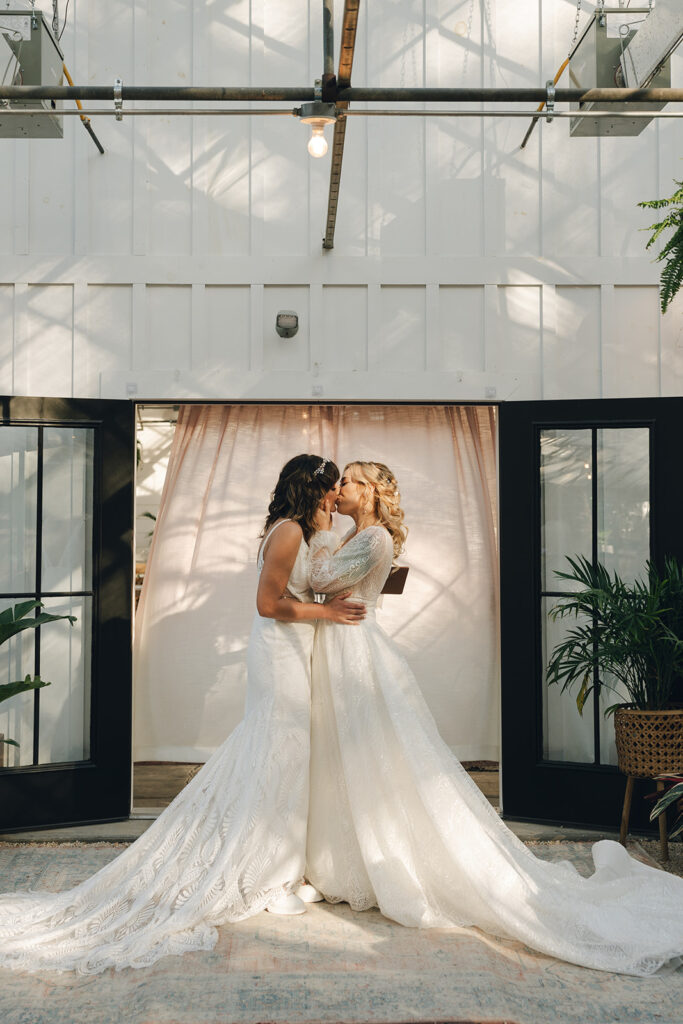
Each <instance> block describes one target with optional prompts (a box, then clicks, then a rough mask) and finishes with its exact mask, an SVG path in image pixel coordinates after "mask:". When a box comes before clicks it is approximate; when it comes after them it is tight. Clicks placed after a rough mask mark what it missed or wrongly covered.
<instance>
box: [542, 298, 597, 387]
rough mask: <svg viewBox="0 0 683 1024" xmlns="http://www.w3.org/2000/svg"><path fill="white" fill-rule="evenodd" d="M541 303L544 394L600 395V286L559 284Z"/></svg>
mask: <svg viewBox="0 0 683 1024" xmlns="http://www.w3.org/2000/svg"><path fill="white" fill-rule="evenodd" d="M547 291H548V292H549V293H551V294H550V295H549V296H548V299H547V301H546V300H545V299H544V304H543V397H544V398H566V397H568V396H569V395H571V397H572V398H599V397H600V390H601V367H600V289H599V288H597V287H594V286H586V287H583V286H575V285H570V286H568V287H566V286H563V285H558V286H557V287H556V288H554V289H551V288H549V289H547Z"/></svg>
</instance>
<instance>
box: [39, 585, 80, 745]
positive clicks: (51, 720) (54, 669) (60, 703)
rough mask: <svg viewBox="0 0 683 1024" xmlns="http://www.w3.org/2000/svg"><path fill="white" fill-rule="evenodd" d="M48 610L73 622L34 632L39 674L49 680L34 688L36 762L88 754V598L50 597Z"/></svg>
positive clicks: (59, 623) (51, 624) (55, 624)
mask: <svg viewBox="0 0 683 1024" xmlns="http://www.w3.org/2000/svg"><path fill="white" fill-rule="evenodd" d="M44 604H45V609H44V610H45V611H46V612H50V614H51V615H75V616H76V622H74V624H73V625H70V624H69V623H68V622H65V621H62V622H49V623H47V625H45V626H43V627H42V628H41V631H40V634H41V635H40V674H41V676H42V677H43V678H44V679H49V680H50V683H51V685H50V686H46V687H45V688H44V689H42V690H41V691H40V740H39V750H38V759H39V762H40V764H53V763H55V762H60V761H82V760H86V759H87V758H88V757H89V756H90V637H91V615H92V598H90V597H72V598H68V597H52V598H46V599H45V601H44Z"/></svg>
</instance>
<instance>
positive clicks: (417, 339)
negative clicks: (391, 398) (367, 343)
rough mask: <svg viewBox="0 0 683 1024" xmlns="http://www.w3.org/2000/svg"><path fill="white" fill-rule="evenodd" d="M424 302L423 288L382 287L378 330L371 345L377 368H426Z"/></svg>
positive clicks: (414, 369)
mask: <svg viewBox="0 0 683 1024" xmlns="http://www.w3.org/2000/svg"><path fill="white" fill-rule="evenodd" d="M425 304H426V296H425V289H424V288H415V287H410V288H398V287H385V288H382V289H381V333H380V336H379V338H378V339H377V340H376V341H375V346H374V347H375V348H376V352H375V354H374V358H375V359H376V361H377V362H376V368H377V369H379V370H403V371H406V370H411V371H419V370H424V369H425V362H426V354H425V350H426V337H425V315H426V309H425Z"/></svg>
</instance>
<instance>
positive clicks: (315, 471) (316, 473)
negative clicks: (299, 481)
mask: <svg viewBox="0 0 683 1024" xmlns="http://www.w3.org/2000/svg"><path fill="white" fill-rule="evenodd" d="M329 461H330V460H329V459H323V461H322V462H321V463H320V465H319V466H318V468H317V469H315V470H314V471H313V476H320V474H321V473H322V471H323V470H324V469H325V466H326V465H327V463H328V462H329Z"/></svg>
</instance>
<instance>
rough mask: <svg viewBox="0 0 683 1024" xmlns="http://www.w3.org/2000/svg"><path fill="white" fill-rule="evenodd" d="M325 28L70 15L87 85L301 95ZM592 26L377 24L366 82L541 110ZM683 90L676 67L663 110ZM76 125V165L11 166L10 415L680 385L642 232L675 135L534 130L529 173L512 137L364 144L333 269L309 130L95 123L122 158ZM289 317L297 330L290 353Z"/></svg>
mask: <svg viewBox="0 0 683 1024" xmlns="http://www.w3.org/2000/svg"><path fill="white" fill-rule="evenodd" d="M40 6H42V7H43V8H44V9H45V10H46V12H47V15H48V17H49V18H51V15H52V4H51V3H49V2H48V0H42V2H41V3H40ZM64 6H65V5H64V4H61V5H60V8H61V9H62V13H63V9H64ZM342 7H343V3H342V0H337V4H336V8H337V9H336V20H337V25H338V26H339V22H340V19H341V11H342ZM584 7H586V8H587V9H588V10H592V9H593V7H594V5H593V4H584ZM586 17H587V14H586V13H584V15H583V18H584V20H585V18H586ZM321 19H322V3H321V2H320V0H308V2H303V0H252V2H251V3H248V2H247V0H238V2H228V0H218V2H217V3H213V4H206V3H205V2H203V0H171V2H169V0H110V2H109V3H107V4H102V3H99V2H97V0H71V4H70V7H69V15H68V23H67V25H66V30H65V32H64V35H63V38H62V45H63V47H64V50H65V54H66V62H67V65H68V66H69V68H70V70H71V72H72V74H73V76H74V78H75V80H76V81H77V82H83V83H97V84H99V83H102V84H109V83H111V82H112V81H113V79H114V78H115V77H116V76H117V75H120V76H121V77H122V78H123V80H124V83H131V84H146V83H150V84H165V85H172V84H178V85H189V84H193V83H194V84H201V85H246V84H249V83H251V84H254V85H260V84H265V85H273V86H277V85H283V86H284V85H289V86H292V85H301V86H310V85H311V84H312V81H313V78H314V77H315V76H316V75H318V74H319V73H320V71H321ZM573 19H574V5H573V3H568V2H563V0H453V2H450V3H446V2H445V0H373V2H364V3H362V5H361V12H360V21H359V27H358V36H357V46H356V56H355V62H354V72H353V81H354V84H356V85H364V84H368V85H405V86H412V85H415V86H421V85H441V86H447V85H452V86H459V85H480V84H481V85H491V86H511V85H542V84H543V83H544V82H545V80H546V79H547V78H549V77H551V76H552V75H553V74H554V72H555V71H556V69H557V68H558V67H559V65H560V63H561V62H562V60H563V59H564V57H565V55H566V52H567V49H568V46H569V42H570V39H571V34H572V29H573ZM337 37H338V32H337ZM682 67H683V57H682V56H679V55H675V56H674V58H673V62H672V84H674V85H678V86H680V85H681V84H682V82H683V74H682V73H681V69H682ZM96 105H100V104H96ZM126 105H127V104H126ZM268 105H270V104H268ZM527 106H528V105H527ZM518 107H519V108H520V109H525V105H518ZM64 124H65V128H64V139H63V140H62V141H50V140H35V141H31V142H26V141H16V142H15V141H11V140H2V141H0V174H1V176H2V181H3V182H4V184H5V188H3V189H2V190H0V317H1V324H2V331H1V333H0V383H1V384H2V390H3V391H5V392H10V393H15V394H43V395H54V394H60V395H74V396H98V395H101V396H103V397H125V396H129V397H132V396H137V397H140V398H149V399H154V398H159V399H163V398H166V399H183V398H209V399H215V398H225V399H231V400H235V399H250V400H259V399H264V400H265V399H296V398H300V399H310V398H312V397H313V398H321V399H324V400H330V399H353V398H368V399H389V400H391V399H396V400H400V399H410V398H413V399H423V400H449V399H453V400H467V399H471V400H482V399H491V398H499V399H512V400H515V399H526V398H541V397H553V398H558V397H566V398H570V397H599V396H605V397H616V396H621V395H623V396H627V395H636V394H641V395H657V394H672V393H674V394H675V393H679V392H680V389H681V386H682V385H683V368H682V366H681V362H682V359H681V357H682V355H683V303H681V302H677V303H675V304H674V306H673V308H672V309H671V311H670V312H669V313H668V314H667V315H666V317H664V318H662V317H661V316H660V314H659V311H658V303H657V283H658V269H659V268H658V267H657V266H656V265H653V263H652V260H651V254H650V253H646V252H645V248H644V246H645V240H646V237H647V236H646V235H645V234H643V233H641V231H640V229H641V228H643V227H644V226H646V225H647V224H648V223H650V221H651V220H652V219H654V217H653V215H652V213H651V212H648V211H642V210H639V209H638V208H637V206H636V203H637V201H638V200H640V199H647V198H654V197H656V196H662V195H669V194H670V193H671V192H672V191H673V187H674V186H673V179H674V178H680V177H681V153H682V152H683V150H682V148H681V141H683V129H682V128H681V123H680V122H679V121H673V120H672V121H668V122H659V123H658V122H655V123H653V124H651V125H650V126H649V127H647V128H646V129H645V131H644V132H643V133H642V135H640V136H639V137H637V138H633V139H632V138H624V139H617V138H610V139H605V140H597V139H570V138H569V135H568V126H567V123H566V122H563V121H556V122H555V123H553V124H552V125H547V124H545V122H541V123H539V125H538V126H537V128H536V130H535V132H534V134H533V135H532V137H531V140H530V142H529V144H528V146H527V148H526V149H525V150H520V148H519V143H520V141H521V139H522V137H523V135H524V132H525V130H526V127H527V122H526V121H524V120H521V119H504V118H502V117H497V118H491V119H487V120H483V121H481V120H478V119H472V118H467V119H460V120H459V119H456V118H443V119H439V118H429V119H426V120H425V119H418V118H415V119H409V118H391V119H389V118H387V119H377V118H373V119H362V118H350V119H349V122H348V126H347V133H346V149H345V157H344V166H343V174H342V184H341V198H340V203H339V214H338V222H337V232H336V242H335V248H334V250H333V251H331V252H324V251H323V250H322V249H321V239H322V234H323V230H324V218H325V211H326V201H327V184H328V175H329V156H328V157H327V158H325V159H324V160H321V161H314V160H311V158H310V157H309V156H308V154H307V152H306V145H305V144H306V138H307V134H308V130H307V129H306V128H304V127H303V126H302V125H300V124H299V123H297V122H296V121H295V120H294V119H293V118H291V119H290V118H286V117H283V118H263V117H262V118H259V117H258V116H254V117H252V118H249V117H239V118H237V117H235V118H216V117H204V118H201V117H198V118H189V117H175V118H174V117H170V116H163V117H156V118H135V119H134V118H132V117H128V118H126V117H125V116H124V119H123V121H122V122H120V123H117V122H115V121H114V120H113V119H102V118H99V119H96V120H95V121H94V124H95V128H96V131H97V132H98V134H99V135H100V137H101V139H102V142H103V144H104V146H105V149H106V153H105V155H104V156H100V154H99V153H98V152H97V151H96V150H95V147H94V146H93V145H92V143H91V141H90V140H89V138H88V137H87V135H86V134H85V132H84V131H83V129H82V127H81V125H80V124H79V122H78V121H77V120H76V119H73V118H68V119H65V122H64ZM278 309H294V310H296V311H297V312H298V314H299V318H300V329H299V333H298V335H297V336H296V338H294V339H292V340H290V341H284V340H281V339H280V338H278V336H277V335H276V333H275V314H276V313H277V311H278Z"/></svg>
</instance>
